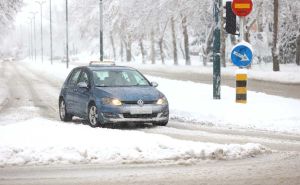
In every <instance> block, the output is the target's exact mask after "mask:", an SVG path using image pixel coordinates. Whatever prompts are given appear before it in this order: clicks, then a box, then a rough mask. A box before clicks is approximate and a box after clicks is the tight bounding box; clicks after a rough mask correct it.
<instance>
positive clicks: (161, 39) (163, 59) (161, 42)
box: [158, 38, 165, 64]
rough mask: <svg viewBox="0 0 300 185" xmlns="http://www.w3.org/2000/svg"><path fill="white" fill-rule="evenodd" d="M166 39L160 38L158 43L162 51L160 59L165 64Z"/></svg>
mask: <svg viewBox="0 0 300 185" xmlns="http://www.w3.org/2000/svg"><path fill="white" fill-rule="evenodd" d="M163 43H164V39H163V38H160V39H159V41H158V46H159V51H160V58H161V63H162V64H165V54H164V48H163Z"/></svg>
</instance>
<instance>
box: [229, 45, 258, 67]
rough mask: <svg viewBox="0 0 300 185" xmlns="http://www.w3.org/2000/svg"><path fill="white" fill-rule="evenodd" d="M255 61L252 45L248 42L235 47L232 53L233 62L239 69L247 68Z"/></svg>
mask: <svg viewBox="0 0 300 185" xmlns="http://www.w3.org/2000/svg"><path fill="white" fill-rule="evenodd" d="M252 60H253V52H252V48H251V45H250V44H249V43H247V42H241V43H239V44H237V45H236V46H234V47H233V49H232V52H231V61H232V63H233V64H234V65H236V66H238V67H247V66H249V65H250V64H251V62H252Z"/></svg>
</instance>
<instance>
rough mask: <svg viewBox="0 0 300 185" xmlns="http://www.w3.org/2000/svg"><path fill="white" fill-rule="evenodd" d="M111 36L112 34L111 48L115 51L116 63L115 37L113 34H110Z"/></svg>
mask: <svg viewBox="0 0 300 185" xmlns="http://www.w3.org/2000/svg"><path fill="white" fill-rule="evenodd" d="M109 34H110V42H111V46H112V49H113V55H114V61H116V47H115V41H114V37H113V34H112V32H110V33H109Z"/></svg>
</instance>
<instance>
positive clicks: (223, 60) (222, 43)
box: [220, 8, 226, 67]
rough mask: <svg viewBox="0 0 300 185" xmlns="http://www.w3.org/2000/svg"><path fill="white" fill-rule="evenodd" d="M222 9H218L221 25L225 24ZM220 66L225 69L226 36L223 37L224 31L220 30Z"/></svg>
mask: <svg viewBox="0 0 300 185" xmlns="http://www.w3.org/2000/svg"><path fill="white" fill-rule="evenodd" d="M223 13H224V8H220V15H221V18H220V19H221V25H224V24H225V19H224V17H223ZM220 52H221V53H220V55H221V64H222V66H223V67H226V36H225V29H223V28H221V51H220Z"/></svg>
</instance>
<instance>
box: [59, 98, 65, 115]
mask: <svg viewBox="0 0 300 185" xmlns="http://www.w3.org/2000/svg"><path fill="white" fill-rule="evenodd" d="M59 112H60V117H61V118H62V119H64V118H65V116H66V105H65V102H64V101H61V103H60V109H59Z"/></svg>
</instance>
